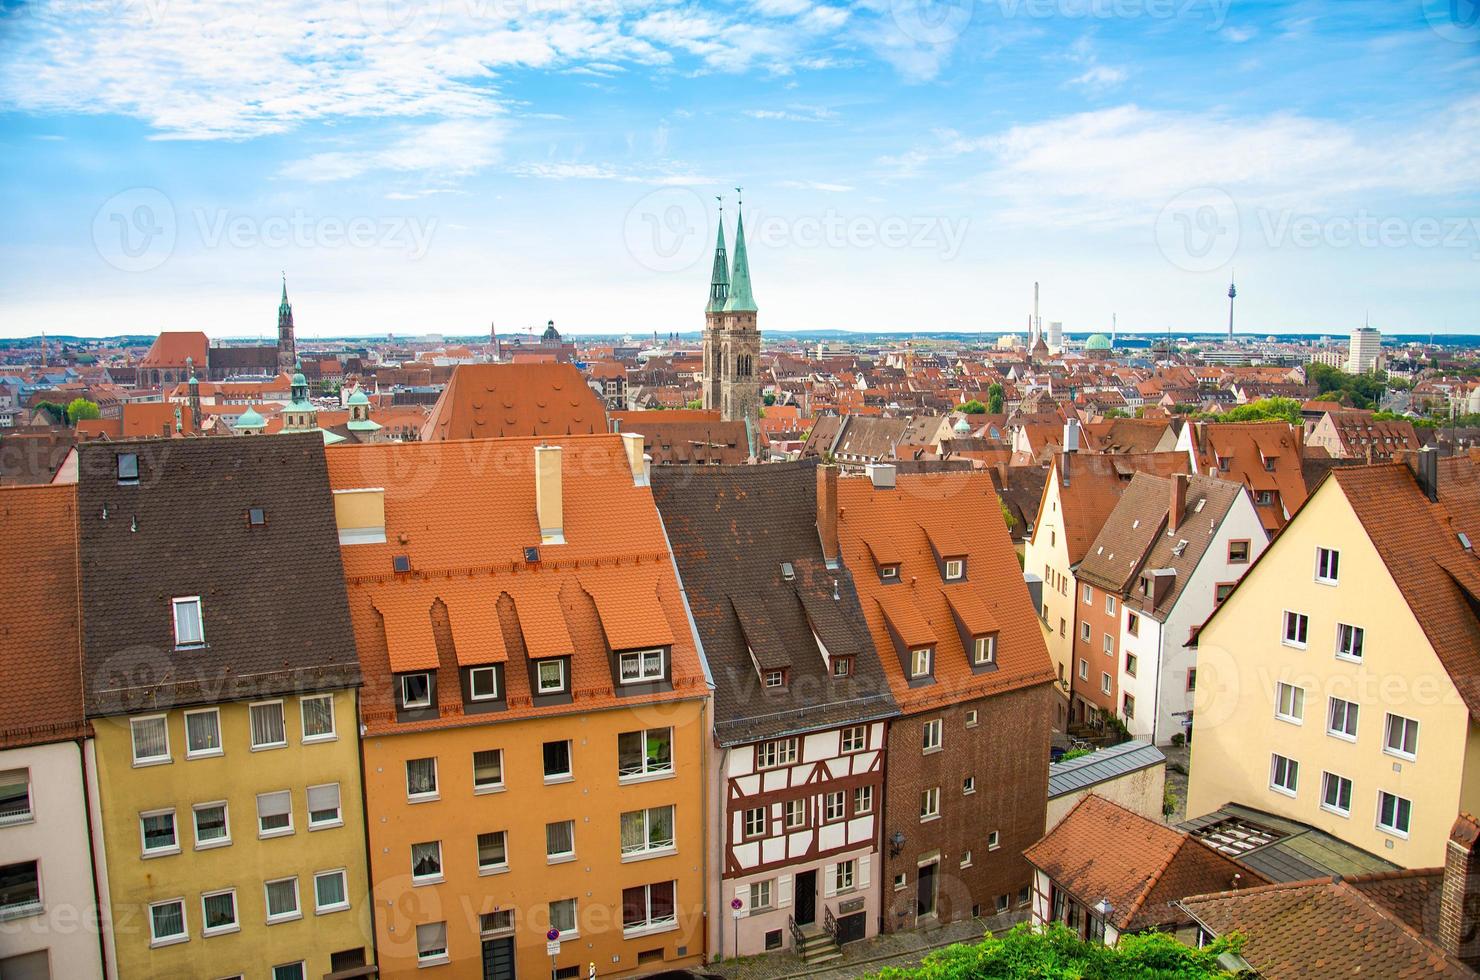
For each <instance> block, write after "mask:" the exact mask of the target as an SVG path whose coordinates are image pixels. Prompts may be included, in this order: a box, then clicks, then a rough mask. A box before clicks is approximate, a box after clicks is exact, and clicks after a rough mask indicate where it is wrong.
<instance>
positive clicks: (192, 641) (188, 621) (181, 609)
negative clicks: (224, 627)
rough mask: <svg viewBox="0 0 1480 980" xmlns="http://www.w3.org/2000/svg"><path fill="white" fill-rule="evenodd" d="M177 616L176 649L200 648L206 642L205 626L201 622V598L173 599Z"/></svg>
mask: <svg viewBox="0 0 1480 980" xmlns="http://www.w3.org/2000/svg"><path fill="white" fill-rule="evenodd" d="M170 605H171V607H172V608H173V609H174V616H175V647H176V649H180V648H183V647H198V646H201V645H202V644H204V643H205V642H206V633H205V625H204V623H203V622H202V620H201V612H200V596H198V595H192V596H182V597H181V598H178V599H171V600H170Z"/></svg>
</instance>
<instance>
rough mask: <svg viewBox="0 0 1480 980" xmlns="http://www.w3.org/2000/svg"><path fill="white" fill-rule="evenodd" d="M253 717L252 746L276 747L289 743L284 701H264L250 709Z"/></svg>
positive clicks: (255, 747)
mask: <svg viewBox="0 0 1480 980" xmlns="http://www.w3.org/2000/svg"><path fill="white" fill-rule="evenodd" d="M249 710H250V712H251V719H252V748H253V749H276V748H281V747H282V746H284V745H287V744H288V730H287V726H286V725H284V723H283V702H281V701H263V702H261V703H259V704H254V705H252V706H251V708H250V709H249Z"/></svg>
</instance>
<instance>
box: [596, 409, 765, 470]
mask: <svg viewBox="0 0 1480 980" xmlns="http://www.w3.org/2000/svg"><path fill="white" fill-rule="evenodd" d="M642 414H644V415H647V416H649V417H648V418H645V419H634V420H632V421H630V422H626V423H624V424H623V426H622V429H621V431H623V432H636V433H640V434H641V435H642V451H643V452H644V453H646V454H647V455H648V456H650V457H652V460H653V463H654V464H655V465H658V466H664V465H668V464H671V463H720V464H735V463H743V462H745V461H746V460H747V459H749V458H750V447H749V445H748V442H749V441H748V440H747V439H746V434H745V423H744V422H743V421H742V422H719V421H714V422H708V421H706V422H674V421H670V420H667V419H654V418H653V416H662V415H668V414H669V413H668V412H645V413H642Z"/></svg>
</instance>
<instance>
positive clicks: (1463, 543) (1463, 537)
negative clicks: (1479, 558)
mask: <svg viewBox="0 0 1480 980" xmlns="http://www.w3.org/2000/svg"><path fill="white" fill-rule="evenodd" d="M1455 537H1457V538H1459V546H1460V547H1461V548H1463V549H1465V550H1466V551H1474V550H1475V547H1474V545H1472V544H1470V536H1469V535H1468V534H1466V533H1465V532H1463V531H1456V532H1455Z"/></svg>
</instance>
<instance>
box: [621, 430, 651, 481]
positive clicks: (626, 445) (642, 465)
mask: <svg viewBox="0 0 1480 980" xmlns="http://www.w3.org/2000/svg"><path fill="white" fill-rule="evenodd" d="M622 449H623V450H624V451H626V453H627V467H628V468H629V469H630V470H632V485H633V486H634V487H645V486H647V485H648V468H647V467H648V460H647V456H646V455H644V454H643V451H642V433H640V432H623V433H622Z"/></svg>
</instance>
